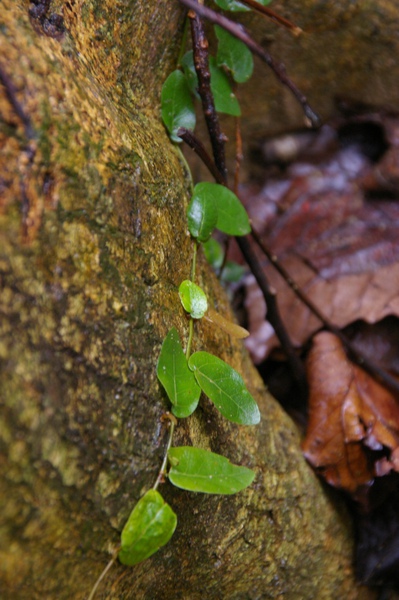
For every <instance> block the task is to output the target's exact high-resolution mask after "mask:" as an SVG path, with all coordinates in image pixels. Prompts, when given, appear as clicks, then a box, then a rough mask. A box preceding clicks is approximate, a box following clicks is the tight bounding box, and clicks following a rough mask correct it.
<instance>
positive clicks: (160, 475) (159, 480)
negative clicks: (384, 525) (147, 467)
mask: <svg viewBox="0 0 399 600" xmlns="http://www.w3.org/2000/svg"><path fill="white" fill-rule="evenodd" d="M165 419H169V421H170V429H169V437H168V443H167V444H166V448H165V454H164V457H163V461H162V465H161V468H160V469H159V473H158V476H157V478H156V480H155V483H154V485H153V486H152V489H153V490H156V489H157V488H158V486H159V484H160V483H162V482H163V481H165V476H166V465H167V464H168V452H169V450H170V447H171V446H172V441H173V433H174V431H175V426H176V424H177V419H176V417H175V416H173V415H172V413H170V412H167V413H165V414H164V415H162V420H165Z"/></svg>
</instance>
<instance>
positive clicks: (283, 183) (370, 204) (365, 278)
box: [242, 124, 399, 363]
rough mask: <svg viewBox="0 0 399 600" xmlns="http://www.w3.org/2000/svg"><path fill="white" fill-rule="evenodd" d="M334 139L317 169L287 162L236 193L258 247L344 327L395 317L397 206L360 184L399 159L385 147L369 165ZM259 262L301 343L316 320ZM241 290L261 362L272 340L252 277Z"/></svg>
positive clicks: (398, 301)
mask: <svg viewBox="0 0 399 600" xmlns="http://www.w3.org/2000/svg"><path fill="white" fill-rule="evenodd" d="M376 126H377V125H376ZM390 126H391V127H392V125H391V124H390ZM320 135H323V134H322V133H321V134H320ZM331 135H332V134H331V128H330V130H329V136H330V137H331ZM336 137H337V140H336V144H335V146H334V144H331V143H330V142H329V150H328V153H327V155H326V156H324V157H323V158H320V152H319V156H318V157H317V158H318V161H317V164H315V163H313V164H312V163H310V162H306V163H305V162H302V163H299V164H296V165H292V166H291V167H290V168H289V169H288V171H287V174H286V176H285V177H284V178H281V179H280V180H276V179H275V180H274V181H273V180H271V181H269V182H268V183H267V185H266V186H265V187H264V188H262V190H260V191H259V192H258V193H257V194H255V193H254V190H253V187H252V188H250V189H249V195H250V197H249V196H248V197H247V198H246V197H245V196H246V194H245V192H244V193H243V194H242V196H243V200H244V202H245V204H246V206H247V209H248V212H249V214H250V217H251V219H252V222H253V225H254V228H255V229H256V230H257V231H258V232H259V233H260V234H261V237H262V240H263V241H264V243H265V244H266V245H267V246H268V247H269V248H270V249H271V250H272V252H274V253H275V254H276V255H277V256H278V257H279V259H280V262H281V263H282V265H283V266H284V267H285V268H286V270H287V271H288V272H289V273H290V275H291V277H292V278H293V279H294V280H295V282H296V283H297V284H298V286H299V287H300V288H301V289H302V290H303V291H304V292H305V293H306V294H307V296H308V297H309V298H310V299H311V300H312V302H313V303H314V304H315V305H316V306H317V307H318V308H319V309H320V310H321V311H322V312H323V313H324V315H325V316H326V317H327V318H328V319H329V320H330V321H332V322H334V324H335V325H337V326H338V327H345V326H346V325H348V324H349V323H352V322H353V321H355V320H359V319H362V320H364V321H366V322H368V323H375V322H377V321H379V320H381V319H383V318H384V317H385V316H387V315H396V316H399V202H398V201H394V200H381V199H378V200H372V199H370V198H369V197H368V196H367V197H366V196H365V188H366V186H367V190H366V191H369V190H370V189H371V187H372V184H371V183H370V177H373V178H374V179H375V178H376V173H377V172H378V173H379V174H380V175H381V171H378V165H380V166H381V169H383V167H384V168H385V163H386V162H387V160H388V158H387V157H391V161H392V160H393V158H392V156H393V157H396V158H397V160H398V161H399V150H398V152H396V151H395V152H394V150H395V146H392V147H390V149H389V150H388V152H387V153H386V154H385V155H384V156H383V157H382V159H381V160H380V162H379V163H377V165H373V164H372V163H371V162H370V161H369V160H368V158H367V157H365V156H364V155H362V154H361V153H360V152H358V150H357V148H356V147H341V148H339V149H338V150H337V149H336V146H337V145H338V133H337V134H336ZM386 137H387V138H388V139H389V135H388V134H387V135H386ZM398 139H399V138H398ZM393 143H394V142H392V144H393ZM396 143H398V144H399V142H398V141H397V142H396ZM331 148H333V150H334V153H331ZM311 158H312V160H314V156H312V157H311ZM392 169H393V167H392ZM397 171H398V172H399V162H398V163H397ZM383 172H384V173H385V172H386V171H383ZM374 179H373V181H374ZM390 193H393V191H392V187H391V188H390ZM396 193H397V194H398V197H399V193H398V190H396ZM264 264H265V267H264V268H265V272H266V274H267V277H268V278H269V280H270V282H271V284H272V285H273V286H274V287H275V289H276V291H277V298H278V303H279V308H280V312H281V316H282V319H283V321H284V323H285V326H286V328H287V330H288V331H289V333H290V336H291V339H292V341H293V343H294V344H295V345H297V346H300V345H302V344H303V343H304V342H305V341H306V340H307V339H308V338H309V337H310V336H311V335H312V334H313V333H314V332H315V331H317V329H319V328H320V325H321V323H320V321H319V320H318V319H317V318H316V317H314V316H313V315H312V314H311V312H310V311H309V309H308V308H307V307H306V306H304V305H303V303H302V302H300V301H299V300H298V299H297V298H296V296H295V294H294V293H293V292H292V291H291V290H290V288H289V287H288V285H287V284H286V283H285V282H284V281H283V279H282V278H281V277H280V275H278V274H277V273H276V272H275V270H274V269H273V267H272V266H271V265H270V264H269V263H268V262H267V261H266V260H265V261H264ZM246 291H247V295H246V308H247V313H248V323H249V327H248V329H249V330H250V333H251V336H250V338H249V339H248V344H247V345H248V348H249V349H250V351H251V354H252V356H253V358H254V360H255V362H257V363H259V362H261V361H262V360H263V359H264V358H265V357H266V356H267V355H268V354H269V352H270V350H271V349H272V348H273V347H275V346H277V345H278V342H277V339H276V338H275V336H274V332H273V330H272V329H271V327H270V325H269V324H267V323H265V318H264V315H265V312H266V308H265V304H264V301H263V297H262V295H261V293H260V292H259V290H258V287H257V285H256V283H255V281H254V278H253V277H252V276H248V277H247V280H246Z"/></svg>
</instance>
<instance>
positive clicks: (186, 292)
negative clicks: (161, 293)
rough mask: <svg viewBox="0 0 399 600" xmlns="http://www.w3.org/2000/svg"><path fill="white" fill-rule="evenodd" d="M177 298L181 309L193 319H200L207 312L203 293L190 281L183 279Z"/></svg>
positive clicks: (206, 301)
mask: <svg viewBox="0 0 399 600" xmlns="http://www.w3.org/2000/svg"><path fill="white" fill-rule="evenodd" d="M179 296H180V300H181V303H182V304H183V308H184V310H185V311H187V312H188V313H190V316H191V317H192V318H193V319H202V317H203V316H204V314H205V313H206V311H207V310H208V300H207V298H206V295H205V292H204V291H203V290H202V289H201V288H200V287H199V286H198V285H195V283H193V282H192V281H189V280H188V279H185V280H184V281H182V282H181V284H180V286H179Z"/></svg>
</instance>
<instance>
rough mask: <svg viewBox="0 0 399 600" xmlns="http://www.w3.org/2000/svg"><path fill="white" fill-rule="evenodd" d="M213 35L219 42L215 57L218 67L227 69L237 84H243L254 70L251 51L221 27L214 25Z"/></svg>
mask: <svg viewBox="0 0 399 600" xmlns="http://www.w3.org/2000/svg"><path fill="white" fill-rule="evenodd" d="M215 33H216V36H217V38H218V40H219V43H218V51H217V57H216V60H217V64H218V66H219V67H220V66H225V67H227V69H229V71H231V74H232V76H233V79H234V80H235V81H237V83H244V81H247V80H248V79H249V78H250V77H251V75H252V71H253V69H254V61H253V58H252V53H251V51H250V50H249V49H248V48H247V46H246V45H245V44H244V43H243V42H241V41H240V40H238V39H237V38H236V37H234V36H233V35H231V34H230V33H228V32H227V31H226V30H225V29H223V28H222V27H218V26H217V25H215Z"/></svg>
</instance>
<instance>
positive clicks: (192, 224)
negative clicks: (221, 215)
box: [187, 184, 218, 242]
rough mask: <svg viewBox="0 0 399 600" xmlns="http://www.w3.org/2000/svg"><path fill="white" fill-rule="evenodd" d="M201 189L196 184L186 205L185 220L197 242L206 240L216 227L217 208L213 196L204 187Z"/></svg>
mask: <svg viewBox="0 0 399 600" xmlns="http://www.w3.org/2000/svg"><path fill="white" fill-rule="evenodd" d="M201 190H202V188H201V184H197V185H196V186H195V188H194V193H193V196H192V198H191V201H190V204H189V205H188V209H187V220H188V229H189V231H190V233H191V235H192V236H193V237H194V238H196V239H197V240H198V241H199V242H206V241H207V240H208V239H209V238H210V236H211V235H212V232H213V230H214V229H215V227H216V223H217V220H218V209H217V208H216V203H215V198H214V196H213V195H212V194H207V193H206V189H205V190H204V191H201Z"/></svg>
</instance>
